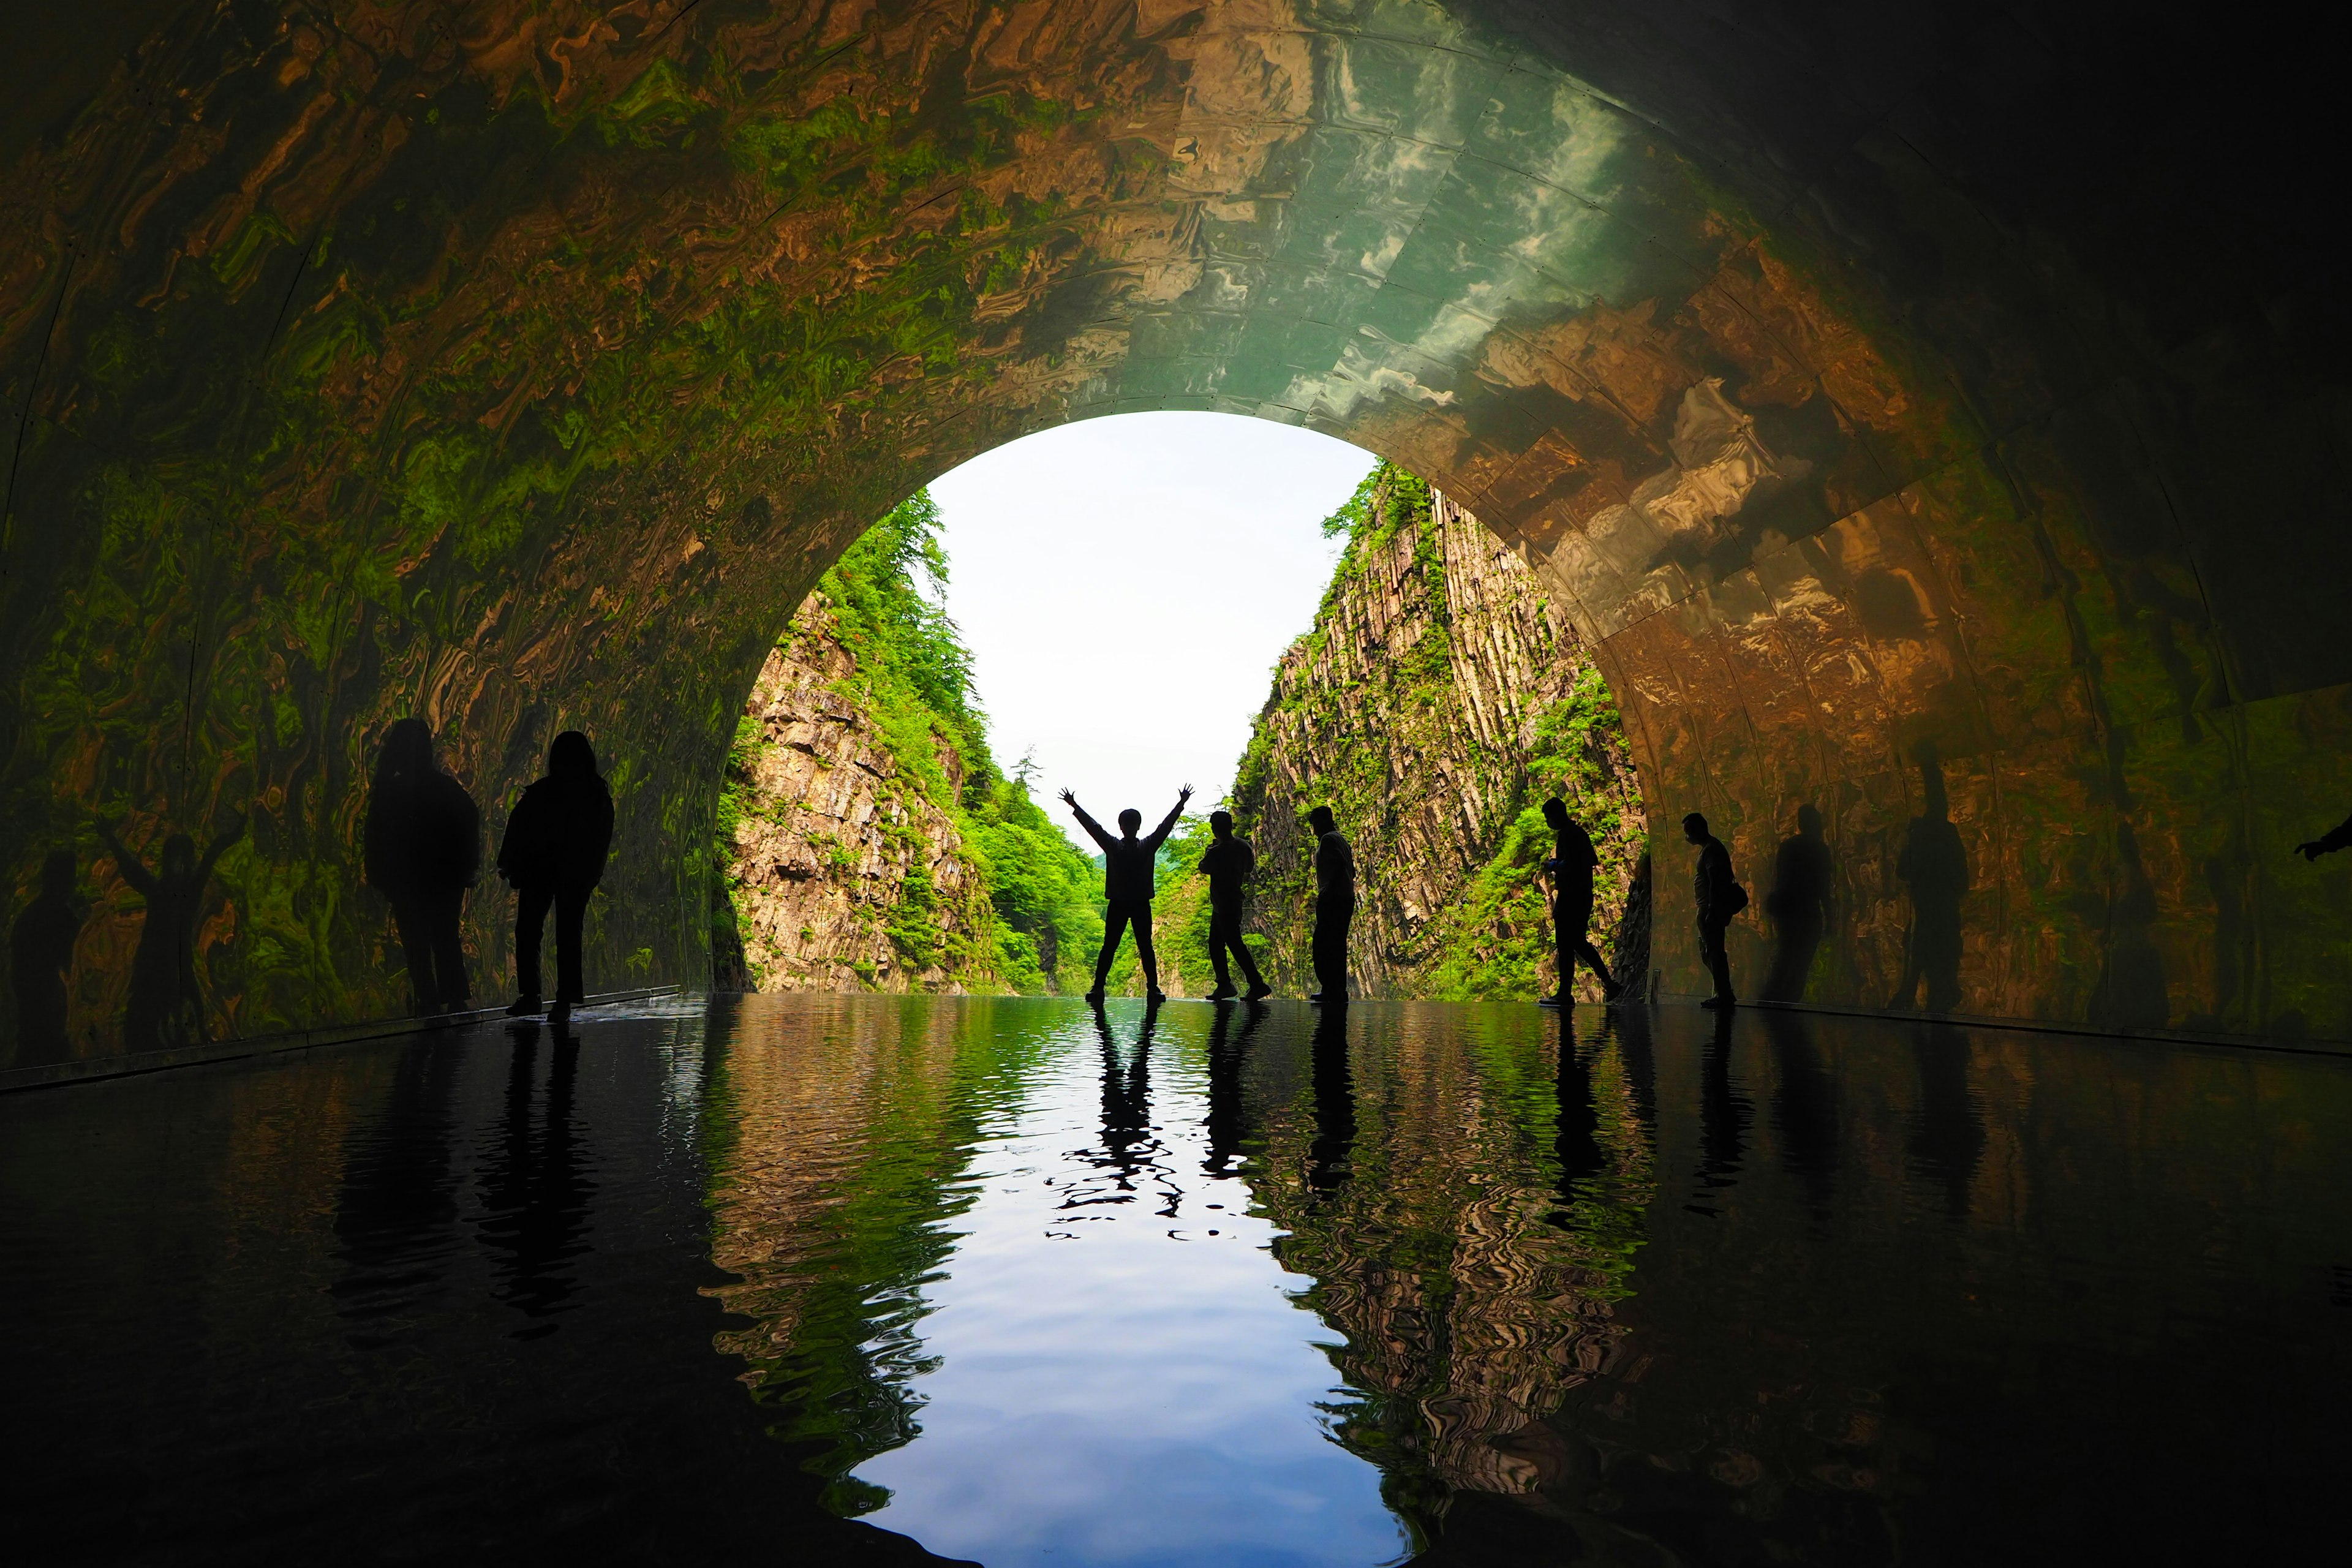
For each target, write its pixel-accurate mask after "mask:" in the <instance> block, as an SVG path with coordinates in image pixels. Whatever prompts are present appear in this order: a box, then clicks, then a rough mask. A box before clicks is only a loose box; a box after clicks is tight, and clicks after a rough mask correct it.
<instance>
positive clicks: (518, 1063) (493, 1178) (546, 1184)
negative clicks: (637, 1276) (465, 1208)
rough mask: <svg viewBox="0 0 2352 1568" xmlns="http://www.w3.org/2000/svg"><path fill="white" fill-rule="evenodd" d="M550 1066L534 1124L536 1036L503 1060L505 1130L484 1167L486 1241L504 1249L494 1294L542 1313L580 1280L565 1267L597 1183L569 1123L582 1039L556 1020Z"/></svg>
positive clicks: (540, 1327)
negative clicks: (543, 1106)
mask: <svg viewBox="0 0 2352 1568" xmlns="http://www.w3.org/2000/svg"><path fill="white" fill-rule="evenodd" d="M553 1035H554V1048H553V1050H552V1052H551V1057H550V1060H549V1065H548V1073H547V1110H546V1114H545V1117H544V1119H543V1120H542V1121H541V1125H540V1127H539V1130H538V1131H537V1132H536V1134H534V1132H533V1131H532V1129H531V1117H530V1102H531V1089H532V1080H533V1079H535V1078H536V1077H537V1071H536V1059H535V1058H537V1056H538V1046H539V1037H538V1036H537V1034H536V1033H533V1034H531V1035H530V1036H528V1037H525V1038H524V1039H523V1040H521V1041H520V1043H519V1044H518V1045H517V1046H516V1047H515V1051H514V1057H513V1059H512V1060H511V1061H510V1062H509V1065H508V1069H507V1072H508V1076H507V1104H506V1121H505V1126H504V1128H503V1136H502V1137H501V1139H500V1141H499V1144H498V1145H497V1147H496V1148H495V1149H494V1150H493V1151H492V1153H491V1156H490V1159H489V1161H488V1169H487V1170H486V1172H485V1173H484V1180H483V1188H484V1191H483V1194H482V1199H483V1202H482V1206H483V1208H484V1209H485V1211H487V1212H486V1213H485V1215H484V1216H483V1218H482V1221H481V1237H482V1241H483V1244H484V1245H485V1246H487V1247H489V1248H491V1250H493V1251H494V1252H498V1253H501V1254H503V1255H504V1258H503V1262H502V1266H501V1268H500V1269H499V1300H502V1301H504V1302H506V1303H507V1304H508V1305H509V1306H511V1307H513V1308H515V1309H516V1310H518V1311H520V1312H521V1313H522V1314H523V1315H524V1316H525V1317H528V1318H532V1319H546V1318H551V1317H552V1316H554V1315H555V1314H557V1313H559V1312H562V1311H563V1310H566V1305H565V1304H566V1303H567V1302H569V1301H570V1300H571V1299H572V1296H573V1295H574V1294H576V1293H577V1291H578V1289H579V1282H578V1281H577V1280H576V1279H573V1278H572V1273H571V1271H570V1270H569V1268H567V1267H566V1266H567V1265H568V1264H569V1263H570V1262H571V1260H572V1258H577V1257H579V1256H580V1255H581V1254H582V1253H583V1252H585V1251H587V1250H588V1247H587V1243H586V1242H585V1241H584V1240H583V1233H584V1232H585V1230H586V1229H587V1223H588V1200H589V1198H590V1196H591V1195H592V1194H593V1193H594V1191H595V1186H594V1184H593V1183H591V1182H589V1181H588V1180H586V1179H585V1178H584V1177H583V1175H582V1174H581V1173H580V1164H579V1151H578V1149H577V1147H576V1146H575V1142H574V1139H575V1131H574V1129H573V1127H572V1089H573V1086H574V1084H575V1083H576V1081H577V1079H578V1077H579V1070H580V1046H579V1042H578V1041H577V1040H575V1039H574V1038H572V1035H571V1033H570V1031H568V1030H567V1029H565V1028H564V1027H563V1026H562V1025H561V1024H558V1025H557V1026H555V1029H554V1031H553ZM557 1326H558V1325H556V1324H554V1323H551V1322H544V1321H541V1322H535V1323H533V1324H532V1325H531V1326H530V1327H528V1328H521V1329H517V1330H515V1331H514V1334H513V1337H514V1338H516V1339H519V1340H535V1339H540V1338H541V1337H543V1336H545V1335H548V1334H551V1333H553V1332H554V1331H556V1328H557Z"/></svg>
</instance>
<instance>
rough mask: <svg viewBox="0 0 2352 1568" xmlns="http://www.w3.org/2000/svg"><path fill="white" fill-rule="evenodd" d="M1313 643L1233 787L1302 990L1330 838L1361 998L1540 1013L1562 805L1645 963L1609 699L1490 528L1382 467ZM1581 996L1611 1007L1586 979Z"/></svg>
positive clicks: (1635, 954) (1618, 735) (1280, 691)
mask: <svg viewBox="0 0 2352 1568" xmlns="http://www.w3.org/2000/svg"><path fill="white" fill-rule="evenodd" d="M1334 523H1335V525H1344V526H1346V527H1347V528H1348V529H1349V544H1348V549H1347V551H1346V552H1345V554H1344V555H1343V556H1342V557H1341V559H1340V562H1339V567H1338V569H1337V570H1336V572H1335V573H1334V574H1333V577H1332V582H1331V586H1330V588H1329V590H1328V593H1327V594H1326V595H1325V597H1324V602H1323V605H1322V607H1321V609H1320V610H1319V611H1318V614H1317V616H1316V618H1315V624H1314V626H1313V627H1312V628H1311V629H1310V630H1309V631H1308V632H1307V635H1306V636H1305V637H1301V638H1299V640H1298V641H1297V643H1295V644H1294V645H1292V647H1291V648H1290V650H1289V651H1288V652H1287V653H1286V654H1285V655H1284V657H1283V659H1282V662H1281V663H1280V665H1279V666H1277V667H1276V672H1275V679H1274V689H1273V692H1272V694H1271V695H1270V696H1269V698H1268V699H1267V701H1266V705H1265V710H1264V711H1263V712H1262V713H1261V714H1260V715H1259V718H1258V721H1257V724H1256V728H1255V732H1254V733H1253V736H1252V739H1251V742H1250V745H1249V750H1248V752H1247V753H1246V754H1245V755H1244V759H1243V762H1242V765H1241V768H1240V770H1239V773H1238V775H1237V777H1236V779H1235V782H1234V813H1235V816H1237V817H1238V818H1239V819H1240V821H1241V822H1242V823H1243V824H1244V830H1245V831H1247V832H1250V833H1251V834H1252V835H1253V836H1254V837H1255V841H1256V846H1257V851H1258V857H1259V866H1260V871H1259V876H1258V887H1257V891H1256V899H1255V911H1254V917H1255V930H1256V931H1260V932H1262V933H1263V934H1264V935H1265V938H1266V939H1267V942H1268V945H1269V947H1270V949H1271V953H1272V958H1273V962H1274V969H1275V971H1276V974H1277V975H1278V976H1279V978H1278V979H1277V980H1276V984H1279V985H1282V986H1284V987H1285V988H1288V989H1296V988H1300V987H1306V986H1308V984H1309V982H1310V980H1311V975H1310V973H1309V963H1308V950H1307V942H1308V935H1309V928H1310V915H1309V912H1308V903H1309V900H1310V897H1311V894H1312V890H1313V879H1314V873H1313V869H1312V864H1311V857H1312V849H1313V840H1312V837H1311V834H1310V831H1309V829H1308V828H1307V824H1306V822H1305V816H1306V814H1307V811H1308V810H1309V809H1310V808H1311V807H1313V806H1314V805H1318V804H1320V805H1329V806H1331V808H1332V810H1333V811H1334V813H1335V814H1336V815H1337V816H1338V818H1339V826H1340V830H1341V831H1342V832H1344V833H1346V834H1347V835H1348V837H1349V839H1350V840H1351V841H1352V842H1353V844H1354V846H1355V849H1356V858H1357V865H1358V868H1359V900H1360V901H1359V906H1358V912H1357V916H1356V924H1355V929H1354V935H1353V939H1352V942H1351V944H1350V947H1351V951H1350V966H1351V973H1352V975H1353V977H1354V980H1355V982H1356V984H1357V986H1358V988H1359V990H1360V994H1366V995H1388V996H1423V997H1454V998H1461V997H1475V996H1522V997H1524V996H1529V995H1534V994H1538V990H1539V989H1543V990H1548V989H1549V987H1550V986H1551V984H1553V981H1552V962H1551V956H1550V940H1551V939H1550V928H1549V921H1548V918H1547V915H1546V906H1545V895H1544V892H1543V891H1542V887H1541V884H1540V882H1539V880H1538V868H1539V867H1540V866H1541V864H1542V862H1543V860H1544V858H1545V857H1546V856H1547V855H1549V853H1550V847H1549V846H1550V841H1549V835H1548V833H1547V832H1546V830H1545V828H1544V825H1543V822H1542V818H1541V816H1540V814H1539V810H1538V808H1539V806H1540V805H1541V803H1542V802H1543V800H1544V798H1545V797H1546V796H1547V795H1551V794H1553V793H1555V792H1556V793H1558V794H1559V795H1561V796H1562V798H1564V799H1565V800H1566V801H1567V802H1568V803H1569V807H1570V811H1571V813H1573V814H1574V816H1576V817H1577V819H1578V820H1579V821H1580V823H1581V824H1582V825H1583V826H1584V828H1585V830H1586V831H1587V832H1588V833H1590V834H1591V836H1592V840H1593V843H1594V846H1595V847H1597V848H1598V849H1599V851H1600V853H1601V872H1600V877H1599V898H1598V900H1597V903H1596V906H1595V910H1594V916H1593V924H1592V930H1593V933H1594V936H1595V939H1596V941H1598V942H1599V943H1600V945H1601V950H1602V952H1603V953H1604V955H1606V956H1607V957H1608V958H1609V960H1610V963H1611V964H1612V967H1613V968H1617V969H1620V970H1625V969H1628V968H1630V969H1631V970H1633V972H1634V975H1633V977H1635V978H1638V976H1639V973H1640V972H1641V971H1642V970H1643V969H1645V968H1646V965H1647V923H1646V897H1645V896H1643V897H1633V899H1632V900H1631V901H1632V903H1633V916H1632V918H1631V919H1630V920H1629V919H1628V917H1627V908H1628V903H1629V895H1632V894H1633V892H1634V889H1636V887H1637V883H1639V885H1641V886H1643V887H1644V888H1645V887H1646V883H1645V882H1643V881H1641V879H1642V878H1643V875H1644V873H1643V850H1644V847H1645V846H1644V829H1643V815H1642V807H1641V796H1640V791H1639V787H1638V785H1637V784H1636V782H1635V779H1634V773H1633V764H1632V761H1631V758H1630V755H1629V753H1628V752H1627V749H1626V745H1625V739H1624V734H1623V731H1622V728H1621V727H1620V725H1619V722H1618V717H1617V710H1616V707H1615V703H1614V701H1613V700H1612V698H1611V696H1610V694H1609V690H1608V688H1607V686H1606V684H1605V683H1604V682H1603V681H1602V679H1601V676H1600V673H1599V671H1598V670H1597V669H1596V668H1594V666H1593V663H1592V660H1591V657H1590V655H1589V654H1588V653H1587V651H1586V649H1585V647H1584V646H1583V645H1582V644H1581V643H1580V641H1579V639H1578V637H1577V636H1576V634H1575V632H1574V631H1573V630H1572V629H1571V627H1570V625H1569V623H1568V621H1567V619H1566V617H1565V616H1561V615H1560V614H1559V611H1558V610H1556V609H1555V608H1554V607H1553V606H1552V605H1551V604H1550V602H1549V600H1548V599H1547V598H1546V597H1545V595H1544V594H1543V592H1542V590H1541V589H1540V588H1539V587H1538V584H1537V582H1536V579H1535V576H1534V574H1533V573H1532V572H1530V571H1529V569H1528V566H1527V564H1526V563H1524V562H1523V561H1522V560H1521V559H1520V558H1519V556H1518V555H1517V553H1516V552H1514V551H1513V550H1511V549H1510V548H1508V547H1507V546H1506V545H1504V544H1503V543H1502V542H1499V541H1498V540H1497V539H1496V537H1495V536H1494V534H1492V533H1491V532H1489V531H1487V529H1486V527H1485V526H1484V525H1483V524H1482V523H1480V522H1479V521H1478V520H1477V519H1476V518H1475V517H1473V516H1471V515H1470V514H1469V513H1468V512H1465V511H1464V510H1462V509H1461V508H1460V507H1459V506H1457V505H1455V504H1454V502H1453V501H1451V500H1447V499H1446V498H1445V497H1444V496H1443V495H1440V494H1438V493H1436V492H1434V491H1433V490H1431V489H1430V488H1429V487H1428V486H1427V485H1426V484H1424V483H1423V482H1422V481H1421V480H1419V479H1414V478H1413V477H1412V475H1410V474H1407V473H1404V472H1403V471H1402V470H1400V469H1397V468H1392V467H1391V466H1389V465H1386V464H1383V465H1381V468H1378V469H1376V470H1374V472H1373V474H1372V475H1371V476H1370V478H1369V479H1366V480H1365V483H1364V486H1363V488H1362V489H1360V490H1359V491H1358V492H1357V495H1356V497H1355V499H1354V500H1352V501H1351V502H1350V503H1349V508H1348V509H1347V510H1345V511H1344V512H1342V513H1341V514H1340V516H1339V518H1336V519H1335V520H1334ZM1580 994H1583V995H1587V996H1593V997H1597V996H1598V994H1599V991H1598V988H1597V985H1596V984H1595V983H1594V982H1593V981H1592V980H1591V976H1590V975H1586V976H1584V977H1583V979H1582V980H1581V981H1580Z"/></svg>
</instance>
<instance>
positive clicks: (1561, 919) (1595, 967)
mask: <svg viewBox="0 0 2352 1568" xmlns="http://www.w3.org/2000/svg"><path fill="white" fill-rule="evenodd" d="M1543 816H1544V821H1545V822H1546V823H1548V824H1549V825H1550V827H1551V838H1552V854H1551V858H1550V859H1549V860H1547V861H1545V862H1544V863H1543V868H1544V869H1545V870H1547V871H1549V872H1550V873H1551V939H1552V953H1553V955H1554V958H1555V960H1556V961H1557V963H1558V966H1559V989H1558V990H1557V991H1555V992H1554V993H1553V994H1551V995H1549V996H1541V997H1538V998H1537V1002H1536V1005H1538V1006H1541V1007H1572V1006H1574V1005H1576V997H1575V995H1574V994H1573V992H1572V991H1571V989H1570V980H1571V979H1573V977H1574V976H1575V973H1576V960H1577V959H1579V958H1582V959H1583V960H1584V962H1585V963H1587V964H1589V965H1591V969H1592V973H1595V974H1597V975H1599V976H1601V996H1602V998H1603V999H1605V1000H1607V1001H1611V1002H1614V1001H1615V1000H1617V991H1618V986H1617V982H1616V981H1615V980H1614V979H1613V978H1612V977H1611V975H1610V973H1609V966H1608V965H1607V964H1606V963H1602V962H1601V950H1600V949H1599V948H1597V947H1594V946H1593V945H1592V939H1591V937H1590V936H1588V935H1587V934H1586V929H1587V928H1588V927H1590V926H1591V923H1592V873H1593V872H1594V871H1595V870H1596V869H1598V868H1600V865H1601V857H1600V856H1599V855H1598V854H1596V853H1595V852H1594V851H1593V847H1592V839H1591V837H1590V836H1588V835H1587V834H1586V833H1585V831H1584V829H1583V828H1582V827H1580V826H1578V825H1577V822H1576V819H1575V818H1574V817H1572V816H1569V815H1568V802H1566V801H1564V800H1562V799H1560V798H1559V796H1558V795H1554V796H1552V797H1551V798H1550V799H1549V800H1548V801H1546V802H1544V803H1543Z"/></svg>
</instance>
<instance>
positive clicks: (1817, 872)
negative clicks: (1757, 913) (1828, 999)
mask: <svg viewBox="0 0 2352 1568" xmlns="http://www.w3.org/2000/svg"><path fill="white" fill-rule="evenodd" d="M1829 907H1830V847H1829V845H1828V844H1827V843H1825V842H1823V841H1822V808H1821V807H1819V806H1817V805H1801V806H1799V807H1798V808H1797V831H1796V833H1795V834H1794V835H1792V836H1791V837H1787V838H1784V839H1782V840H1781V841H1780V854H1779V855H1778V856H1776V857H1775V858H1774V859H1773V862H1772V890H1771V891H1770V892H1769V893H1767V894H1765V895H1764V912H1765V913H1766V914H1769V915H1770V916H1771V917H1772V933H1773V940H1774V943H1775V946H1774V949H1773V953H1772V972H1771V973H1769V975H1767V976H1766V977H1765V980H1764V1000H1766V1001H1767V1002H1801V1001H1803V1000H1804V999H1805V983H1806V980H1807V978H1808V977H1809V976H1810V975H1811V973H1812V972H1813V953H1814V952H1815V950H1817V949H1818V948H1819V947H1820V946H1821V945H1822V931H1824V930H1826V929H1827V928H1828V924H1829Z"/></svg>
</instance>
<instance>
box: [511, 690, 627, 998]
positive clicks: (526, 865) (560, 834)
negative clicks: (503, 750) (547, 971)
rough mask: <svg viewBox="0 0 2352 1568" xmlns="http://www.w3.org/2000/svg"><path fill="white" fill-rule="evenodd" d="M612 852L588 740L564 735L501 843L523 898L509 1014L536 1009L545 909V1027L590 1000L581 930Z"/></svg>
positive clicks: (518, 906) (606, 805)
mask: <svg viewBox="0 0 2352 1568" xmlns="http://www.w3.org/2000/svg"><path fill="white" fill-rule="evenodd" d="M612 847H613V792H612V791H611V790H610V789H609V788H607V787H606V786H605V784H604V778H603V776H602V775H601V774H599V773H597V772H596V753H595V752H594V750H593V748H591V747H590V746H589V744H588V737H587V736H585V735H583V734H582V733H581V732H580V731H577V730H566V731H563V733H562V734H561V735H558V736H556V737H555V744H553V745H551V746H550V747H549V748H548V749H547V776H546V777H545V778H543V779H541V780H540V781H539V782H538V783H536V784H532V785H531V786H530V788H528V789H526V790H524V791H523V792H522V798H521V799H520V800H518V801H516V802H515V808H514V811H513V813H512V814H511V815H509V816H508V818H507V832H506V837H505V838H504V839H502V840H500V842H499V876H501V877H504V878H505V879H507V881H508V882H509V884H511V885H512V886H513V888H514V889H515V891H516V893H517V894H519V895H520V897H519V898H518V899H517V900H516V902H515V984H516V986H517V988H518V989H519V990H520V993H521V994H520V995H518V996H517V997H516V998H515V1000H514V1005H512V1006H510V1007H509V1008H508V1009H507V1015H508V1016H509V1017H514V1018H520V1017H526V1016H529V1015H530V1014H533V1013H536V1012H538V1011H539V1007H540V992H539V950H540V942H541V937H542V935H543V933H544V932H545V931H546V929H547V907H548V905H550V904H553V905H554V906H555V1005H554V1006H552V1007H551V1008H549V1009H548V1012H547V1021H548V1022H549V1023H551V1024H561V1023H562V1022H564V1021H565V1020H566V1019H568V1018H570V1017H571V1016H572V1008H573V1007H574V1006H575V1005H578V1004H580V1003H582V1002H584V1001H586V1000H587V998H588V993H587V989H586V987H585V986H584V985H583V984H582V982H581V978H580V924H581V921H582V920H583V917H585V916H586V914H587V912H588V895H589V894H591V893H593V892H594V891H595V890H596V884H597V882H598V881H599V880H600V879H602V878H603V877H604V858H605V856H607V855H608V854H610V853H611V852H612Z"/></svg>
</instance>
